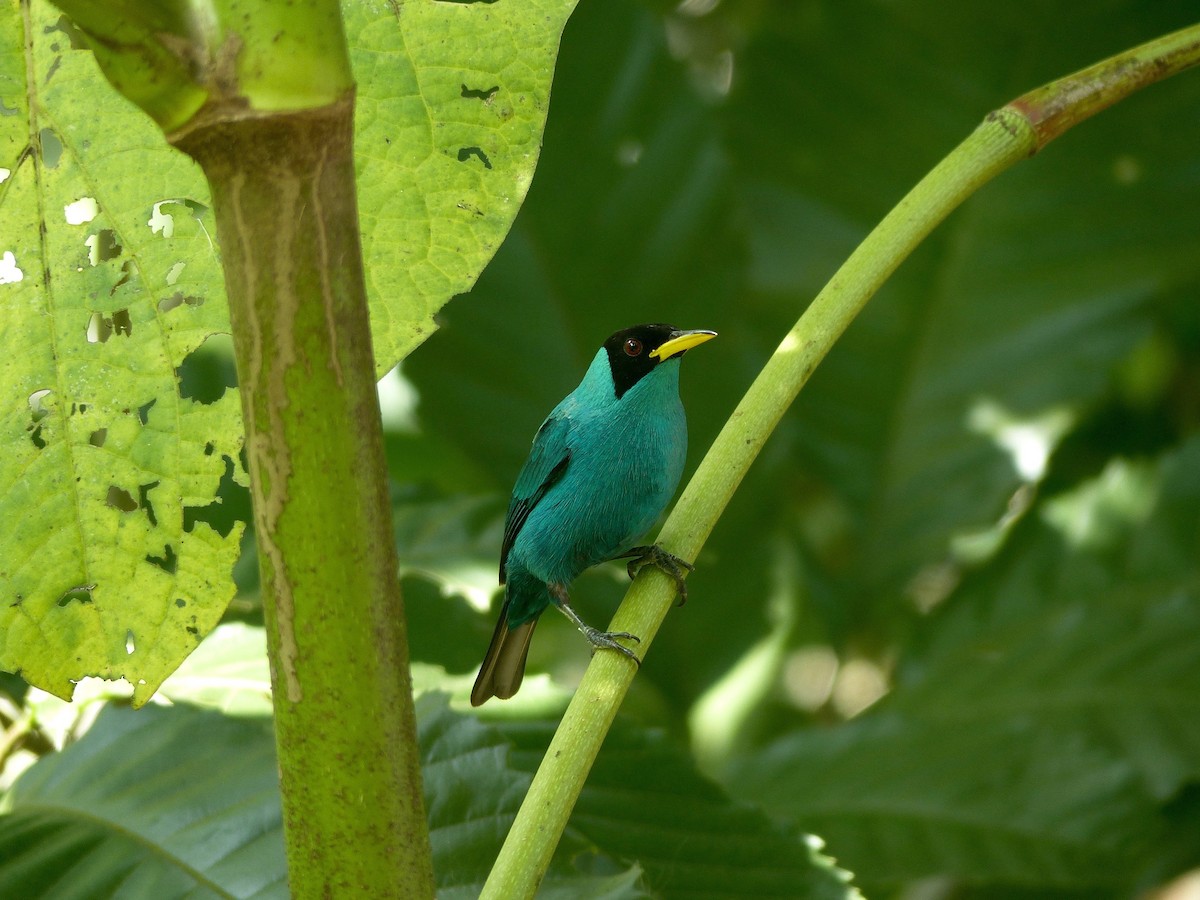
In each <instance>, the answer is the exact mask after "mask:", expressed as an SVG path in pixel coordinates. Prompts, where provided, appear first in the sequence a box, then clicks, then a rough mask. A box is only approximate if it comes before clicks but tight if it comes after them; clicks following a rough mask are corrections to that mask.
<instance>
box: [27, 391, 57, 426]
mask: <svg viewBox="0 0 1200 900" xmlns="http://www.w3.org/2000/svg"><path fill="white" fill-rule="evenodd" d="M51 393H52V392H51V390H50V389H49V388H42V389H41V390H37V391H34V392H33V393H32V394H30V395H29V415H30V416H32V417H33V421H34V422H40V421H42V419H44V418H46V416H48V415H50V410H49V409H48V408H47V407H46V405H45V404H44V403H43V402H42V401H43V400H45V399H46V398H47V397H49V396H50V394H51Z"/></svg>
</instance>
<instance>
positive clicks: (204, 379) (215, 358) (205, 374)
mask: <svg viewBox="0 0 1200 900" xmlns="http://www.w3.org/2000/svg"><path fill="white" fill-rule="evenodd" d="M185 302H186V300H185ZM175 374H176V376H177V377H178V379H179V396H180V397H182V398H183V399H185V400H195V401H196V402H197V403H216V402H217V401H218V400H220V399H221V397H222V396H223V395H224V393H225V390H226V389H227V388H231V387H234V386H235V385H236V384H237V369H236V368H235V366H234V363H233V339H232V338H231V337H230V336H229V335H227V334H214V335H210V336H209V338H208V339H207V340H206V341H205V342H204V343H203V344H201V345H200V346H199V347H197V348H196V349H195V350H193V351H192V352H191V353H189V354H188V355H187V356H185V357H184V358H183V362H181V363H180V364H179V368H178V369H177V370H176V371H175Z"/></svg>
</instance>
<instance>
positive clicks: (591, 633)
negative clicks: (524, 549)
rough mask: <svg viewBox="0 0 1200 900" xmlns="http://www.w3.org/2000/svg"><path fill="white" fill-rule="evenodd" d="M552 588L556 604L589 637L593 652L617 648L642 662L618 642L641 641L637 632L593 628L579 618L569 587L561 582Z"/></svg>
mask: <svg viewBox="0 0 1200 900" xmlns="http://www.w3.org/2000/svg"><path fill="white" fill-rule="evenodd" d="M548 587H549V588H550V596H551V597H553V598H554V605H555V606H557V607H558V608H559V609H560V610H562V614H563V615H564V616H566V617H567V618H568V619H570V620H571V622H572V623H573V624H574V625H575V627H576V628H578V629H579V630H580V632H582V633H583V636H584V637H585V638H587V639H588V643H589V644H591V645H592V652H593V653H595V652H596V651H597V650H616V651H617V652H618V653H620V654H621V655H622V656H628V657H629V658H630V659H632V660H633V661H634V662H635V663H637V664H638V665H639V666H640V665H641V664H642V661H641V659H639V658H638V655H637V654H636V653H634V652H633V651H632V650H630V649H629V648H628V647H625V646H623V645H621V644H620V643H618V641H634V642H636V643H639V644H640V643H641V642H642V639H641V638H640V637H638V636H637V635H636V634H630V633H629V632H628V631H601V630H600V629H599V628H593V627H592V626H591V625H589V624H588V623H587V622H585V621H583V619H581V618H579V613H577V612H575V610H574V609H572V608H571V604H570V603H569V602H568V601H569V599H570V598H569V596H568V595H567V588H566V586H565V585H561V584H551V585H548Z"/></svg>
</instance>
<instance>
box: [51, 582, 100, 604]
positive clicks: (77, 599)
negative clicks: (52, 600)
mask: <svg viewBox="0 0 1200 900" xmlns="http://www.w3.org/2000/svg"><path fill="white" fill-rule="evenodd" d="M95 589H96V585H95V584H94V583H93V584H80V585H76V586H75V587H73V588H67V589H66V590H65V591H63V593H62V596H61V597H59V598H58V601H57V602H58V605H59V606H67V605H68V604H71V603H91V602H92V591H94V590H95Z"/></svg>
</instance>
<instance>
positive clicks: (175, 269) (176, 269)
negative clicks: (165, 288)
mask: <svg viewBox="0 0 1200 900" xmlns="http://www.w3.org/2000/svg"><path fill="white" fill-rule="evenodd" d="M186 267H187V263H185V262H183V261H182V260H181V261H180V262H177V263H175V265H173V266H171V268H170V269H168V270H167V284H168V285H172V284H174V283H175V282H177V281H178V280H179V276H180V275H182V274H183V270H184V269H185V268H186ZM196 305H197V306H199V304H196Z"/></svg>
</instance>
